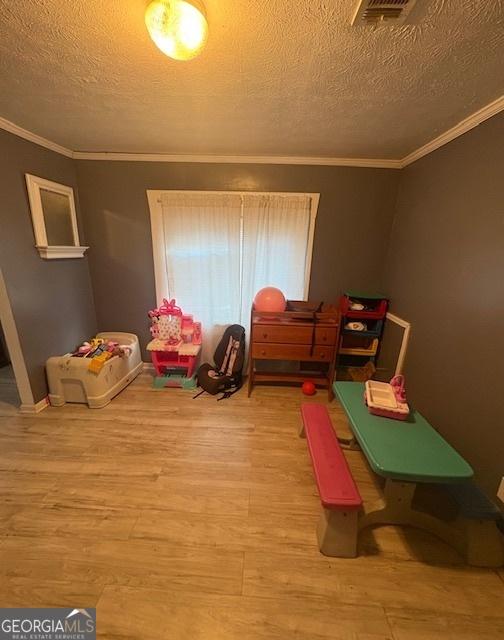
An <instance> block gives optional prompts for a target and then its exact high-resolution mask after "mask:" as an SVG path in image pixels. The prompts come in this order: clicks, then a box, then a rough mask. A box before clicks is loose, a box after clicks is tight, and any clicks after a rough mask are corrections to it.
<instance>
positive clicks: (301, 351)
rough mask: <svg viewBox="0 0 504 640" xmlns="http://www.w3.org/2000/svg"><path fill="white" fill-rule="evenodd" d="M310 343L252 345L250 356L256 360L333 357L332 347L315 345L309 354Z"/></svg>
mask: <svg viewBox="0 0 504 640" xmlns="http://www.w3.org/2000/svg"><path fill="white" fill-rule="evenodd" d="M310 352H311V347H310V345H303V344H267V343H262V344H259V343H255V344H253V345H252V357H253V358H256V359H257V360H305V361H308V360H317V361H321V362H330V361H331V359H332V358H333V357H334V348H333V347H322V346H320V345H316V346H315V347H314V348H313V354H312V355H310Z"/></svg>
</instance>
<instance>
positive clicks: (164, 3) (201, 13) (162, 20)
mask: <svg viewBox="0 0 504 640" xmlns="http://www.w3.org/2000/svg"><path fill="white" fill-rule="evenodd" d="M145 24H146V26H147V30H148V32H149V35H150V37H151V38H152V40H153V41H154V43H155V45H156V46H157V47H158V48H159V49H161V51H162V52H163V53H164V54H166V55H167V56H169V57H170V58H173V59H174V60H190V59H191V58H195V57H196V56H197V55H198V54H199V53H200V52H201V50H202V49H203V47H204V46H205V44H206V41H207V37H208V23H207V21H206V16H205V8H204V6H203V3H201V2H199V0H153V2H151V3H150V4H149V6H148V7H147V10H146V11H145Z"/></svg>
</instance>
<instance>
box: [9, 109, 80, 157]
mask: <svg viewBox="0 0 504 640" xmlns="http://www.w3.org/2000/svg"><path fill="white" fill-rule="evenodd" d="M0 129H3V130H4V131H8V132H9V133H13V134H14V135H15V136H18V137H19V138H24V139H25V140H29V141H30V142H34V143H35V144H38V145H39V146H40V147H45V148H46V149H50V150H51V151H56V153H60V154H61V155H63V156H66V157H67V158H73V155H74V154H73V151H71V149H67V148H66V147H62V146H61V145H60V144H57V143H56V142H52V141H51V140H48V139H47V138H43V137H42V136H39V135H37V134H36V133H32V132H31V131H28V130H27V129H23V127H19V126H18V125H17V124H14V122H11V121H10V120H6V119H5V118H2V117H0Z"/></svg>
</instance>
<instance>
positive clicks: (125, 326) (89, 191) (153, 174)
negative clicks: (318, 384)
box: [77, 161, 399, 358]
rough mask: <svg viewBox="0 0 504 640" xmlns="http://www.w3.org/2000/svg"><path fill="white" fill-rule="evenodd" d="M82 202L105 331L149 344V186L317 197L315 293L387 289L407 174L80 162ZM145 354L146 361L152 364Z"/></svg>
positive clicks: (326, 295)
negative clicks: (390, 245)
mask: <svg viewBox="0 0 504 640" xmlns="http://www.w3.org/2000/svg"><path fill="white" fill-rule="evenodd" d="M77 174H78V182H79V193H80V199H81V205H82V208H83V211H84V212H85V218H84V222H85V225H86V235H87V238H88V241H89V243H90V245H91V247H92V251H90V254H89V261H90V268H91V276H92V280H93V291H94V297H95V304H96V313H97V317H98V325H99V328H100V330H106V329H110V328H114V329H117V330H126V331H133V332H135V333H137V334H138V335H139V336H140V337H141V339H142V342H143V344H144V345H145V342H146V341H147V340H148V323H147V317H146V312H147V310H148V309H151V308H152V307H153V305H154V304H155V290H154V270H153V262H152V241H151V232H150V217H149V207H148V204H147V198H146V189H201V190H205V189H207V190H240V191H244V190H253V191H299V192H319V193H320V194H321V199H320V206H319V211H318V216H317V224H316V230H315V240H314V248H313V264H312V271H311V282H310V296H311V298H313V299H317V298H318V299H323V300H325V301H331V300H335V299H336V298H337V297H338V296H339V295H340V293H341V291H343V290H344V289H346V288H357V289H366V290H374V289H376V288H377V287H379V285H380V276H381V271H382V264H383V256H384V255H385V251H386V246H387V242H388V238H389V234H390V226H391V224H392V217H393V213H394V205H395V198H396V192H397V183H398V179H399V172H398V171H395V170H387V169H361V168H354V167H321V166H320V167H319V166H287V165H250V164H193V163H190V164H184V163H180V164H171V163H154V162H108V161H78V162H77ZM146 357H147V355H146V354H144V358H146Z"/></svg>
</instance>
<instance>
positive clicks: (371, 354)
mask: <svg viewBox="0 0 504 640" xmlns="http://www.w3.org/2000/svg"><path fill="white" fill-rule="evenodd" d="M387 308H388V300H387V298H385V297H384V296H381V295H372V294H367V293H358V292H354V291H347V292H346V293H344V294H343V295H342V296H341V298H340V311H341V334H340V340H339V346H338V369H340V370H342V369H348V368H359V367H365V366H366V364H367V363H369V362H371V363H372V364H373V365H374V364H375V363H376V359H377V357H378V354H379V351H380V344H381V339H382V335H383V326H384V322H385V318H386V315H387ZM369 366H371V365H368V367H369Z"/></svg>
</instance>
